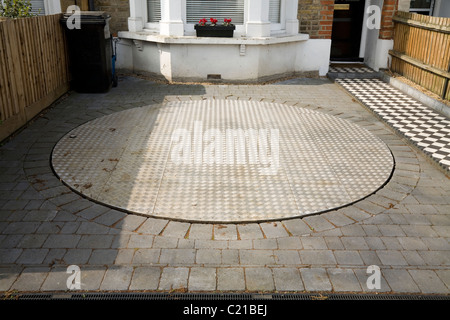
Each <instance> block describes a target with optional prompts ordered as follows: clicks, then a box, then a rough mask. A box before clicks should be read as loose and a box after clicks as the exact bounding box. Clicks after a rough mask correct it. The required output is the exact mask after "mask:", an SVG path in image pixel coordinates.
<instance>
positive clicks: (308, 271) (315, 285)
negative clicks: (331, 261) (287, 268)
mask: <svg viewBox="0 0 450 320" xmlns="http://www.w3.org/2000/svg"><path fill="white" fill-rule="evenodd" d="M300 275H301V277H302V280H303V284H304V285H305V289H306V291H331V290H332V286H331V282H330V279H329V278H328V274H327V271H326V269H324V268H301V269H300Z"/></svg>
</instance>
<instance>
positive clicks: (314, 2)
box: [298, 0, 334, 39]
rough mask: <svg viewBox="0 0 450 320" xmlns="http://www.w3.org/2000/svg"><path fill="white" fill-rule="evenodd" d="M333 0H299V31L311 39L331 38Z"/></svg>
mask: <svg viewBox="0 0 450 320" xmlns="http://www.w3.org/2000/svg"><path fill="white" fill-rule="evenodd" d="M333 13H334V0H299V1H298V20H299V32H301V33H307V34H309V37H310V38H311V39H331V31H332V27H333Z"/></svg>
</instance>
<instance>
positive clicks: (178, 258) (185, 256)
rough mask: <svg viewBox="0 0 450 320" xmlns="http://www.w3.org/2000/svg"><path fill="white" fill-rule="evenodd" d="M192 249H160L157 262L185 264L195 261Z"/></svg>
mask: <svg viewBox="0 0 450 320" xmlns="http://www.w3.org/2000/svg"><path fill="white" fill-rule="evenodd" d="M195 254H196V252H195V250H194V249H161V257H160V260H159V262H160V263H162V264H168V265H186V264H194V263H195Z"/></svg>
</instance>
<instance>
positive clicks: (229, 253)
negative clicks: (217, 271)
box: [222, 249, 239, 266]
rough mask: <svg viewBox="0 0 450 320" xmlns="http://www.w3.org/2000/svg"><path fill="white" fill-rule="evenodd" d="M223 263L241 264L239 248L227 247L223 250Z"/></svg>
mask: <svg viewBox="0 0 450 320" xmlns="http://www.w3.org/2000/svg"><path fill="white" fill-rule="evenodd" d="M222 265H224V266H226V265H233V266H237V265H239V250H237V249H226V250H222Z"/></svg>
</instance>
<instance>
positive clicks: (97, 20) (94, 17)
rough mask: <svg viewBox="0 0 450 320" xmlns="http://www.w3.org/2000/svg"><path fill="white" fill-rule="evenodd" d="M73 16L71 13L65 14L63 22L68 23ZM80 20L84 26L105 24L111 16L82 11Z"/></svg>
mask: <svg viewBox="0 0 450 320" xmlns="http://www.w3.org/2000/svg"><path fill="white" fill-rule="evenodd" d="M72 15H73V13H71V12H66V13H64V15H63V17H62V18H61V21H62V22H66V21H67V19H69V17H71V16H72ZM80 19H81V23H82V24H105V23H106V21H107V20H109V19H111V15H110V14H108V13H106V12H105V11H80Z"/></svg>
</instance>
